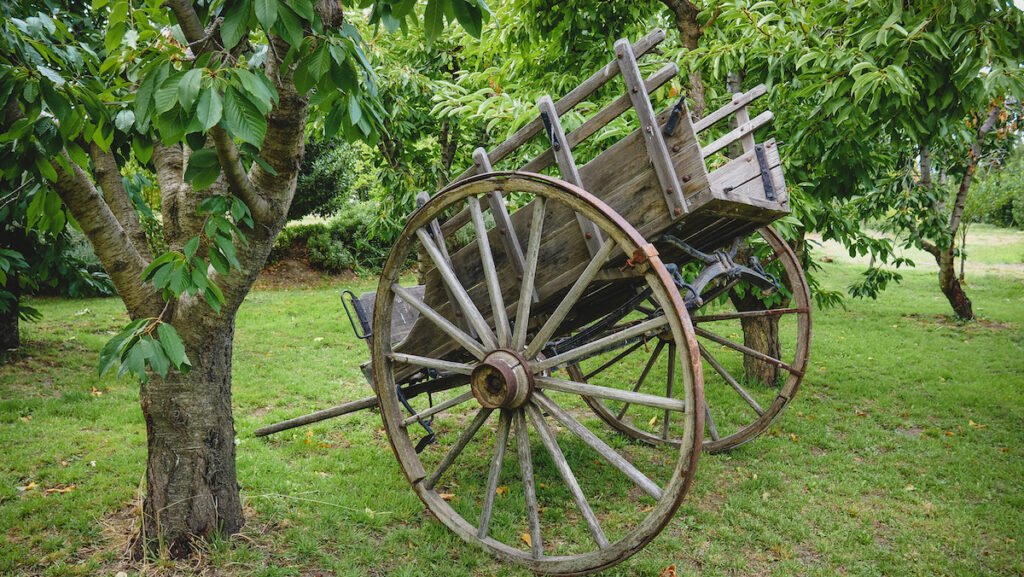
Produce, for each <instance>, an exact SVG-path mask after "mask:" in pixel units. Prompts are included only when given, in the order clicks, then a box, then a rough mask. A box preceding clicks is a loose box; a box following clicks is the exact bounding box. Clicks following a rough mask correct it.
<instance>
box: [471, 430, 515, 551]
mask: <svg viewBox="0 0 1024 577" xmlns="http://www.w3.org/2000/svg"><path fill="white" fill-rule="evenodd" d="M511 424H512V414H511V413H510V412H509V411H507V410H503V411H501V418H500V419H499V420H498V434H497V436H496V437H495V438H494V456H493V457H492V458H491V468H490V471H488V473H487V492H486V493H484V504H483V509H482V510H481V511H480V526H479V527H477V530H476V536H477V537H479V538H481V539H485V538H486V537H487V531H488V528H489V527H490V525H491V513H492V512H493V510H494V494H495V493H497V492H498V481H499V480H500V479H501V465H502V463H504V461H505V447H506V446H507V445H508V430H509V427H510V426H511Z"/></svg>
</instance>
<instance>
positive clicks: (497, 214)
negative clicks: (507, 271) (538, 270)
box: [447, 147, 524, 274]
mask: <svg viewBox="0 0 1024 577" xmlns="http://www.w3.org/2000/svg"><path fill="white" fill-rule="evenodd" d="M473 161H474V162H475V163H476V170H477V172H491V171H492V170H494V169H493V168H492V167H491V161H490V160H489V159H488V158H487V151H486V150H484V149H483V148H482V147H481V148H477V149H476V150H474V151H473ZM487 205H488V206H489V207H490V208H491V215H492V216H493V217H494V226H495V228H497V229H498V235H499V236H500V237H501V245H502V246H503V247H505V255H506V256H507V257H508V259H509V260H510V261H512V265H513V266H515V267H516V273H518V274H523V268H524V267H523V262H524V261H523V248H522V245H521V244H520V243H519V238H518V237H517V236H516V229H515V228H513V227H512V218H511V217H510V216H509V214H508V207H507V206H506V205H505V199H504V198H503V197H502V195H501V192H499V191H494V192H492V193H490V194H488V195H487ZM463 212H465V209H463ZM451 232H453V231H450V230H449V231H447V233H448V234H450V233H451Z"/></svg>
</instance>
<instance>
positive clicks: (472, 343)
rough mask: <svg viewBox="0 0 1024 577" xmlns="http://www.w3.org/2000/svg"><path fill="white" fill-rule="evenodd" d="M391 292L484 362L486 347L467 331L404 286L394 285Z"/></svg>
mask: <svg viewBox="0 0 1024 577" xmlns="http://www.w3.org/2000/svg"><path fill="white" fill-rule="evenodd" d="M391 291H392V292H393V293H395V294H396V295H398V296H400V297H402V300H403V301H405V303H406V304H408V305H409V306H411V307H412V308H414V309H416V310H417V311H419V313H420V314H421V315H423V316H424V317H426V318H428V319H430V321H431V322H433V323H434V324H435V325H437V328H439V329H441V330H442V331H444V332H445V333H447V334H448V336H450V337H451V338H452V339H453V340H455V342H457V343H459V344H460V345H462V346H463V348H465V349H466V350H467V351H469V352H470V353H471V354H472V355H473V356H474V357H476V358H477V359H480V360H483V358H484V355H485V353H484V347H483V345H481V344H480V343H479V342H478V341H477V340H476V339H474V338H473V337H471V336H469V335H468V334H467V333H466V332H465V331H463V330H462V329H460V328H459V327H457V326H455V325H454V324H452V322H451V321H449V320H448V319H446V318H444V317H443V316H441V313H439V312H437V311H436V310H434V309H433V308H431V307H430V305H428V304H427V303H425V302H423V301H421V300H420V299H419V298H417V297H416V295H414V294H412V293H411V292H409V291H408V290H406V289H405V288H404V287H403V286H402V285H400V284H398V283H394V284H392V285H391Z"/></svg>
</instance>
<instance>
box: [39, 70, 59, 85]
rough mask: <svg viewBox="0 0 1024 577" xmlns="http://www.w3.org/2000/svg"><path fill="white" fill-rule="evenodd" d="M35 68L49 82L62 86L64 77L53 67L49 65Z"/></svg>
mask: <svg viewBox="0 0 1024 577" xmlns="http://www.w3.org/2000/svg"><path fill="white" fill-rule="evenodd" d="M37 70H39V73H40V74H42V75H43V76H45V77H46V78H47V79H48V80H49V81H50V82H53V83H54V84H56V85H57V86H64V82H65V81H64V77H63V76H61V75H60V73H59V72H57V71H56V70H54V69H53V68H50V67H49V66H39V67H38V68H37Z"/></svg>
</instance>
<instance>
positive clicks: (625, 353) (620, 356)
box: [583, 341, 644, 381]
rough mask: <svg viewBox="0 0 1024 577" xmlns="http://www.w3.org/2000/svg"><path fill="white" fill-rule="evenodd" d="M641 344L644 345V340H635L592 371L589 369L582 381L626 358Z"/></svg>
mask: <svg viewBox="0 0 1024 577" xmlns="http://www.w3.org/2000/svg"><path fill="white" fill-rule="evenodd" d="M643 345H644V341H637V342H635V343H633V344H632V345H630V346H629V348H627V349H626V350H624V351H622V352H621V353H619V354H617V355H615V356H614V357H612V358H611V360H609V361H607V362H606V363H604V364H603V365H601V366H600V367H597V368H596V369H594V370H593V371H590V372H589V373H587V374H585V375H583V380H584V381H589V380H590V378H591V377H593V376H594V375H596V374H598V373H600V372H602V371H604V370H605V369H607V368H608V367H610V366H612V365H614V364H615V363H617V362H619V361H621V360H622V359H624V358H626V357H627V356H629V355H630V353H632V352H633V351H635V350H637V349H639V348H640V347H642V346H643Z"/></svg>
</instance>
